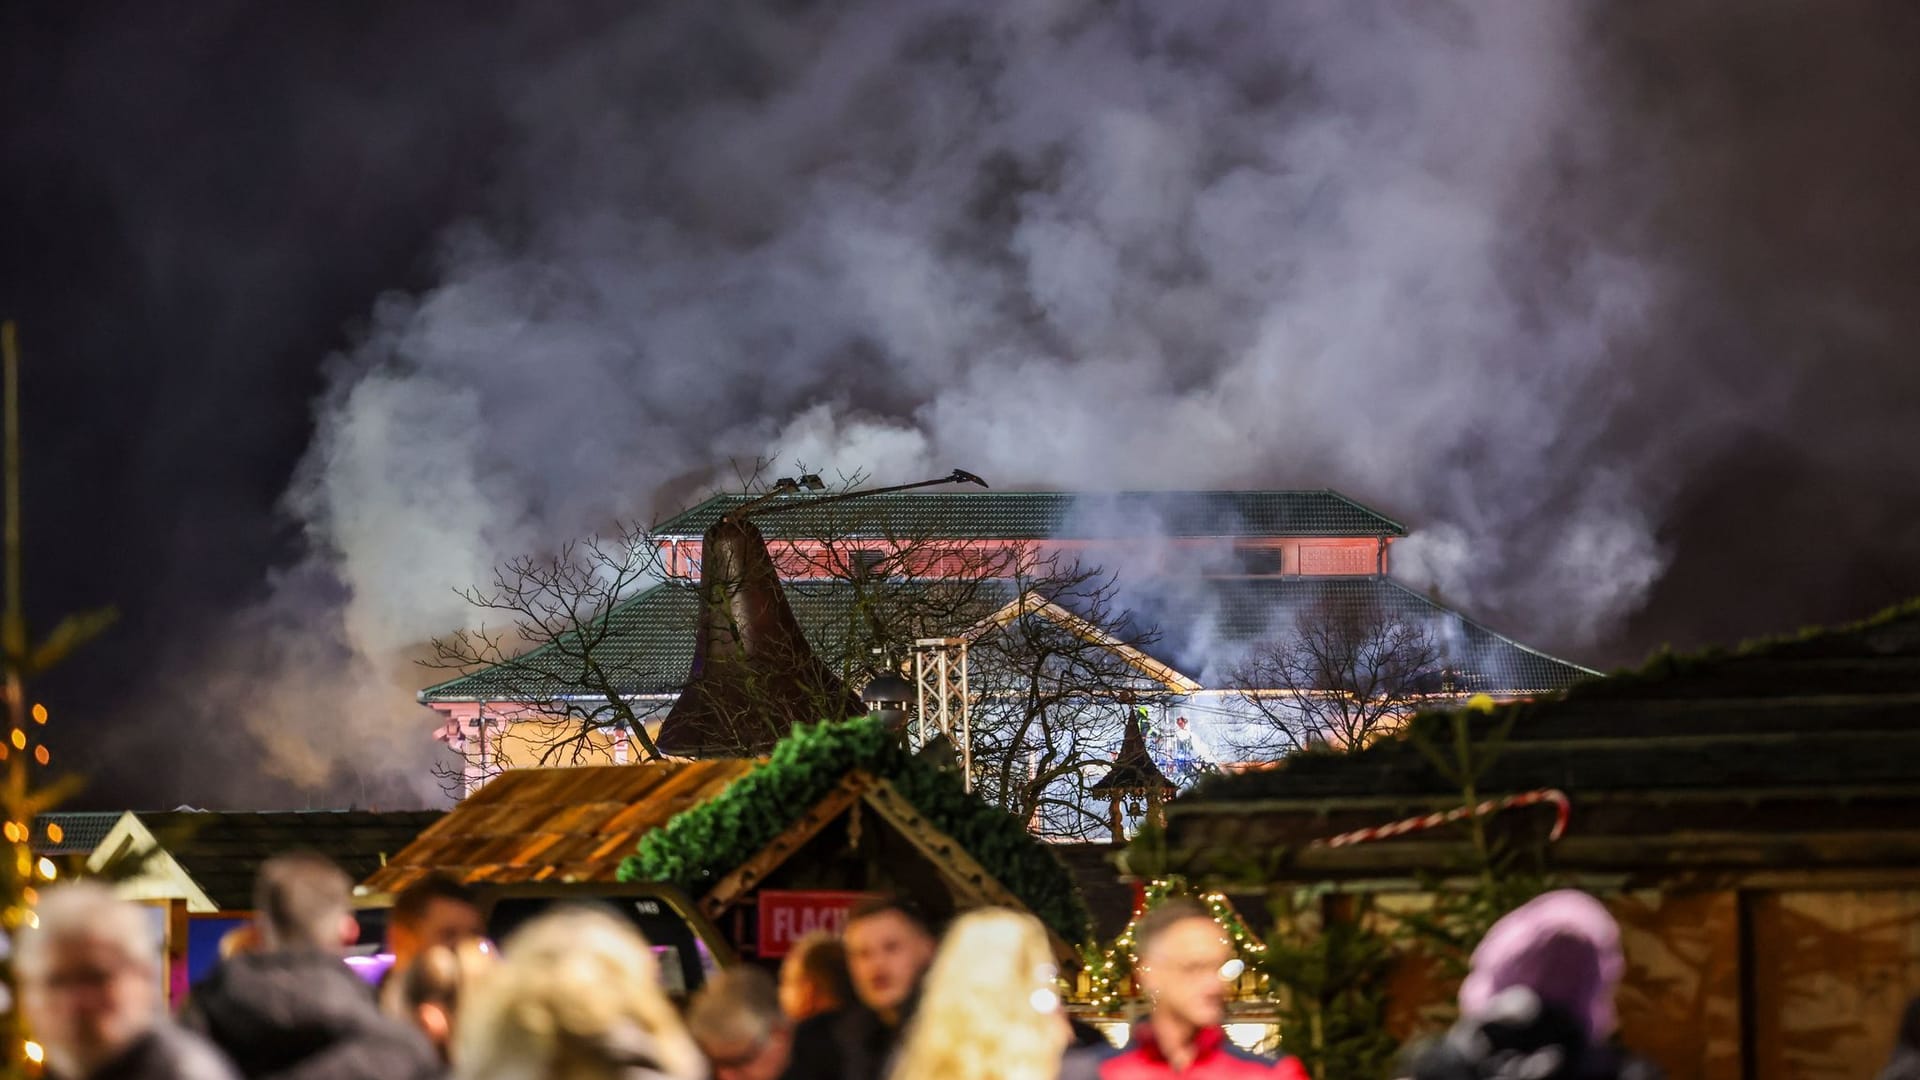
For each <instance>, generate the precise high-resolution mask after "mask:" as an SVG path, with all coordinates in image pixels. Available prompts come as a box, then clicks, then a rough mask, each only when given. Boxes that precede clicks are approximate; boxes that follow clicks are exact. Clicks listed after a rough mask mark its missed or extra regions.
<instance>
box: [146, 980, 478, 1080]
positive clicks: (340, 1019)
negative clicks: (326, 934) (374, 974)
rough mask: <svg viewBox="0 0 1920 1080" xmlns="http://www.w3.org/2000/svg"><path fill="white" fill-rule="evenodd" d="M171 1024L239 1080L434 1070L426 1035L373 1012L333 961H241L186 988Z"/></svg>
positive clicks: (411, 1078)
mask: <svg viewBox="0 0 1920 1080" xmlns="http://www.w3.org/2000/svg"><path fill="white" fill-rule="evenodd" d="M180 1018H181V1021H182V1023H184V1024H186V1025H187V1026H188V1027H190V1028H192V1029H194V1030H197V1031H200V1032H202V1033H204V1034H205V1035H206V1036H207V1037H208V1038H209V1039H212V1040H213V1042H214V1044H215V1045H216V1046H218V1047H219V1048H220V1049H221V1050H222V1051H223V1052H225V1053H226V1055H227V1057H228V1058H230V1059H231V1060H232V1061H233V1063H234V1066H235V1067H236V1068H238V1069H239V1070H240V1074H241V1075H242V1076H244V1077H246V1078H247V1080H426V1078H429V1077H434V1076H438V1075H439V1073H440V1064H439V1061H438V1059H437V1057H436V1055H435V1054H434V1052H433V1049H432V1047H431V1046H429V1045H428V1043H427V1041H426V1037H425V1036H423V1035H421V1034H420V1033H419V1032H417V1031H415V1030H413V1029H412V1028H410V1027H407V1026H406V1025H404V1024H402V1023H400V1022H399V1021H397V1020H394V1019H392V1018H390V1017H388V1016H386V1015H385V1014H383V1013H382V1012H381V1011H380V1008H379V1006H378V1005H377V1004H375V1002H374V996H373V990H372V988H371V987H369V986H368V985H367V984H366V983H364V982H362V981H361V979H360V977H359V976H357V975H355V974H354V973H353V972H352V971H351V970H350V969H349V968H348V967H347V965H346V964H344V963H342V962H341V961H340V958H339V957H337V956H330V955H328V954H326V953H321V952H276V953H243V954H241V955H238V956H235V957H233V958H232V959H230V960H228V961H226V962H225V963H223V964H221V965H220V966H219V967H218V968H215V969H214V972H213V974H211V975H209V976H208V977H207V978H206V980H205V981H203V982H202V983H201V984H200V985H199V986H196V987H195V988H194V990H193V993H192V995H191V997H190V998H189V999H188V1001H187V1006H186V1008H185V1009H184V1010H183V1011H182V1013H181V1017H180Z"/></svg>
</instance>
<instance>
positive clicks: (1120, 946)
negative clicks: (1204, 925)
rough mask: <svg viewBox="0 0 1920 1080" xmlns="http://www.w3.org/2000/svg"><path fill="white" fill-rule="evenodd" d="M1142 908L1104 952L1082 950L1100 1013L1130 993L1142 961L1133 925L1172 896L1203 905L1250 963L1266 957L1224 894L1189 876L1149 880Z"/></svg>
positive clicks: (1261, 944)
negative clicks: (1203, 888)
mask: <svg viewBox="0 0 1920 1080" xmlns="http://www.w3.org/2000/svg"><path fill="white" fill-rule="evenodd" d="M1141 891H1142V894H1143V895H1142V897H1141V902H1140V909H1139V910H1138V911H1136V912H1134V913H1133V918H1131V919H1129V920H1127V928H1126V929H1125V930H1122V931H1120V936H1119V937H1116V938H1114V939H1113V945H1112V947H1111V948H1108V949H1107V950H1105V951H1104V952H1101V951H1099V950H1096V949H1086V950H1082V960H1083V962H1084V963H1085V965H1086V970H1087V976H1088V984H1087V985H1088V987H1089V998H1090V1000H1091V1003H1092V1004H1093V1005H1094V1007H1095V1008H1097V1009H1098V1010H1100V1011H1101V1012H1113V1011H1115V1010H1117V1009H1118V1008H1119V1007H1120V1005H1121V1004H1122V1002H1123V1001H1124V1000H1125V999H1126V998H1127V997H1128V996H1129V995H1130V994H1131V991H1132V979H1133V967H1134V965H1135V964H1136V963H1138V962H1139V957H1138V956H1136V955H1135V954H1134V950H1133V944H1134V942H1133V934H1134V928H1135V927H1136V926H1138V925H1139V923H1140V919H1141V917H1142V916H1144V915H1146V913H1147V912H1149V911H1152V910H1153V909H1154V908H1157V907H1159V906H1160V905H1161V904H1162V903H1164V902H1165V901H1166V900H1168V899H1170V898H1172V897H1176V896H1179V897H1187V898H1190V899H1192V900H1195V901H1197V902H1199V903H1200V904H1202V905H1204V906H1205V907H1206V909H1207V912H1208V914H1210V915H1212V916H1213V921H1214V922H1216V923H1219V924H1220V929H1222V930H1224V931H1226V933H1227V937H1228V938H1229V939H1230V940H1232V942H1233V948H1234V952H1235V953H1237V954H1238V955H1239V957H1240V959H1241V960H1242V961H1244V962H1246V963H1247V964H1249V965H1258V964H1259V963H1260V962H1261V960H1262V959H1263V958H1264V957H1265V956H1266V952H1267V946H1266V943H1265V942H1263V941H1261V940H1260V938H1259V936H1258V935H1256V934H1255V933H1254V932H1253V929H1252V928H1251V927H1249V926H1248V925H1247V923H1246V920H1244V919H1242V918H1241V917H1240V913H1239V912H1238V911H1236V910H1234V907H1233V905H1232V904H1231V903H1228V902H1227V898H1226V896H1225V895H1224V894H1222V893H1218V892H1204V893H1202V892H1197V891H1195V890H1194V888H1193V887H1192V886H1191V885H1189V884H1188V883H1187V879H1186V878H1183V877H1180V876H1179V875H1177V874H1170V875H1168V876H1166V877H1161V878H1155V879H1153V880H1152V881H1149V882H1147V884H1146V886H1145V887H1144V888H1143V889H1142V890H1141Z"/></svg>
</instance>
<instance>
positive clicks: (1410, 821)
mask: <svg viewBox="0 0 1920 1080" xmlns="http://www.w3.org/2000/svg"><path fill="white" fill-rule="evenodd" d="M1539 803H1552V804H1553V807H1554V815H1553V831H1552V832H1549V833H1548V834H1547V839H1548V841H1554V840H1558V839H1560V836H1561V834H1562V833H1565V832H1566V831H1567V819H1568V818H1569V817H1570V816H1572V814H1573V802H1572V800H1570V799H1568V798H1567V793H1566V792H1564V791H1561V790H1559V789H1557V788H1541V789H1540V790H1539V791H1529V792H1526V793H1524V794H1520V795H1509V796H1507V797H1506V798H1504V799H1488V800H1487V801H1486V802H1483V803H1481V804H1480V805H1479V806H1462V807H1457V808H1455V809H1453V810H1444V811H1441V812H1440V813H1437V814H1425V815H1423V816H1421V817H1411V818H1407V819H1406V820H1404V821H1395V822H1392V823H1390V824H1386V825H1375V826H1374V827H1372V828H1370V829H1355V830H1354V831H1352V832H1349V833H1341V834H1340V835H1339V836H1329V837H1327V838H1326V839H1324V840H1315V841H1314V842H1313V843H1311V844H1308V845H1307V846H1308V847H1347V846H1348V845H1351V844H1364V843H1366V842H1367V841H1369V840H1385V839H1387V838H1388V837H1393V836H1403V835H1405V834H1407V833H1410V832H1419V831H1421V830H1422V829H1433V828H1438V827H1439V826H1441V825H1446V824H1448V823H1450V822H1455V821H1459V820H1461V819H1462V818H1466V817H1486V816H1487V815H1489V814H1497V813H1499V812H1500V811H1502V810H1516V809H1519V808H1520V807H1522V806H1534V805H1537V804H1539Z"/></svg>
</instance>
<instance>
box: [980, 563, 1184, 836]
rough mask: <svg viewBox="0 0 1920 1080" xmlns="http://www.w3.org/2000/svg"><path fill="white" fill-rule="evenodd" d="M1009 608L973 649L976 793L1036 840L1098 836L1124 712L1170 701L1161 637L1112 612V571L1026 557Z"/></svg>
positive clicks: (1014, 573) (1016, 568)
mask: <svg viewBox="0 0 1920 1080" xmlns="http://www.w3.org/2000/svg"><path fill="white" fill-rule="evenodd" d="M1009 571H1010V576H1009V577H1008V578H1006V579H1004V580H1005V581H1006V583H1007V586H1008V601H1007V603H1006V604H1005V605H1003V606H1002V607H1001V608H1000V609H999V610H998V611H997V612H996V613H995V618H994V619H993V620H992V624H991V625H990V626H988V627H983V628H979V632H978V633H977V634H976V636H975V638H974V641H973V644H972V646H971V648H970V656H971V659H972V667H971V673H970V679H971V683H972V689H973V691H974V700H973V732H974V735H973V740H974V746H973V760H974V779H975V784H976V790H978V791H979V792H980V793H981V794H982V795H983V796H985V797H986V798H988V799H989V800H991V801H993V802H996V803H998V804H999V805H1000V806H1002V807H1004V808H1006V810H1007V811H1008V812H1010V813H1012V814H1014V815H1015V816H1017V817H1019V818H1020V819H1021V820H1023V821H1026V822H1027V823H1028V825H1029V827H1030V828H1032V829H1033V830H1034V831H1035V832H1039V833H1042V834H1044V835H1048V836H1053V837H1058V838H1063V839H1064V838H1076V839H1081V838H1089V837H1094V836H1102V835H1105V833H1106V832H1107V829H1108V826H1109V815H1108V812H1107V800H1106V798H1105V797H1104V796H1095V795H1092V794H1091V793H1090V792H1089V790H1088V789H1089V788H1090V787H1092V785H1093V784H1094V783H1096V782H1098V781H1099V780H1100V778H1101V777H1103V776H1105V775H1106V772H1107V769H1108V768H1109V767H1111V765H1112V763H1113V756H1112V755H1113V751H1114V749H1115V748H1116V747H1117V746H1118V745H1119V744H1120V739H1121V733H1122V731H1123V730H1124V728H1125V725H1126V718H1127V714H1128V713H1129V712H1131V711H1132V710H1133V709H1134V708H1136V707H1138V706H1142V705H1154V704H1159V703H1162V702H1166V701H1169V700H1171V699H1172V697H1173V696H1174V690H1173V688H1172V686H1171V685H1170V684H1169V682H1167V681H1166V680H1165V676H1164V674H1163V672H1164V669H1162V668H1161V667H1160V665H1159V664H1158V662H1157V661H1155V660H1153V659H1152V657H1151V656H1149V655H1148V652H1147V650H1149V649H1150V648H1151V647H1152V646H1153V645H1154V644H1155V643H1156V642H1157V641H1158V640H1159V634H1158V632H1157V631H1156V630H1154V629H1153V628H1151V627H1146V626H1140V625H1137V624H1136V622H1135V620H1134V618H1133V617H1132V615H1131V613H1129V612H1127V611H1126V610H1125V609H1123V608H1121V607H1120V606H1119V605H1118V603H1117V595H1118V591H1119V590H1118V583H1117V581H1116V578H1115V576H1114V575H1113V574H1111V573H1108V572H1106V571H1103V570H1101V569H1100V568H1098V567H1092V566H1086V565H1083V564H1081V563H1079V562H1077V561H1075V560H1072V559H1069V558H1066V557H1064V556H1062V555H1059V554H1057V553H1048V552H1044V551H1041V550H1037V549H1032V548H1023V549H1021V550H1020V551H1019V553H1018V554H1017V555H1016V556H1015V558H1014V561H1013V563H1012V565H1011V566H1010V567H1009Z"/></svg>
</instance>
